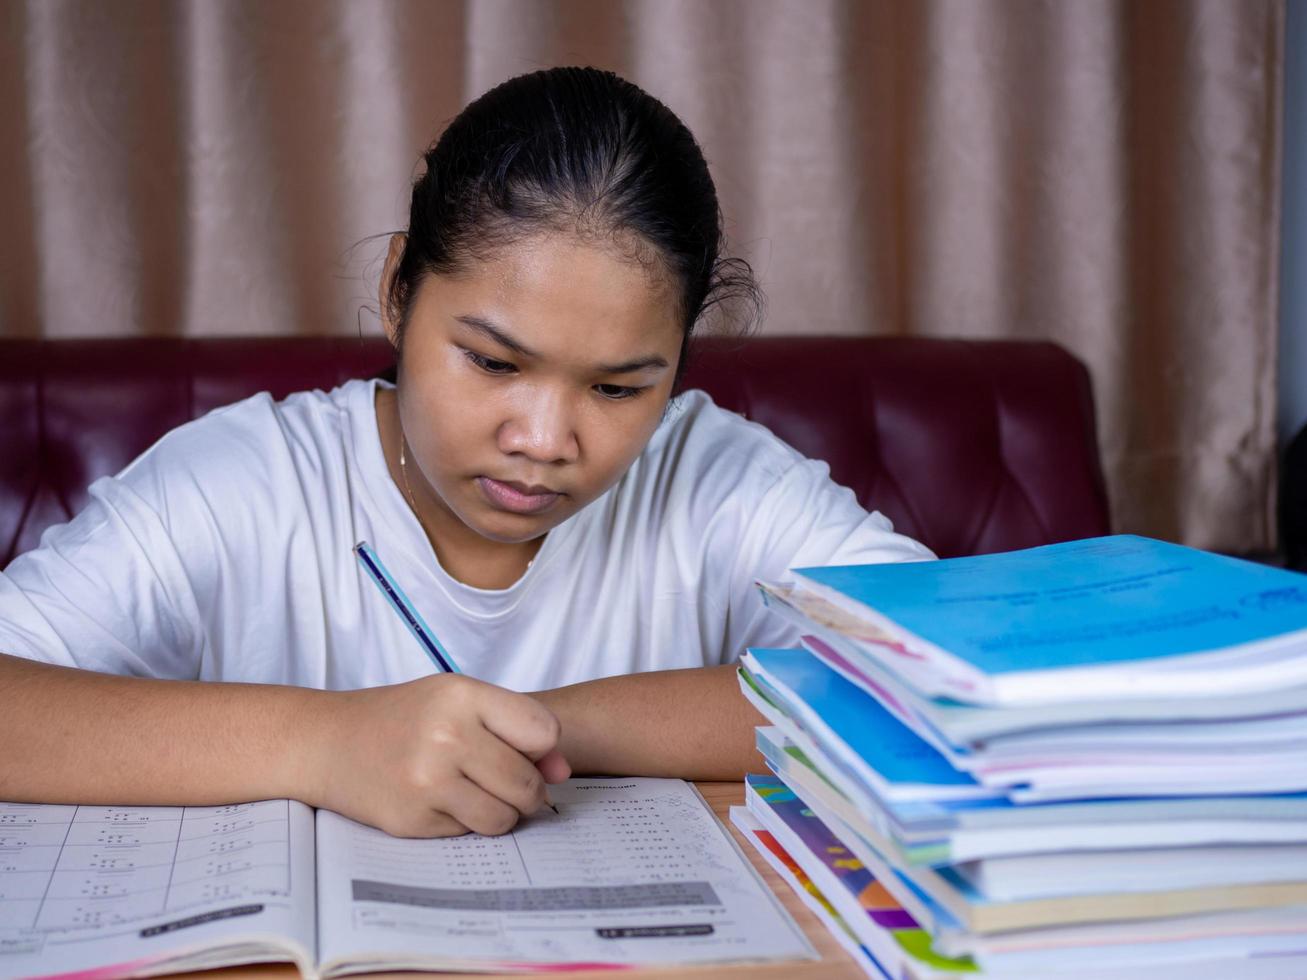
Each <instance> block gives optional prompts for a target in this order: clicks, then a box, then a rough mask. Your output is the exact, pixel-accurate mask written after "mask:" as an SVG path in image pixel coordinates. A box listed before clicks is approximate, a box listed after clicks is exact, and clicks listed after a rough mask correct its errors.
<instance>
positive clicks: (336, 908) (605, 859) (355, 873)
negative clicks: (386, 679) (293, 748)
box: [318, 778, 815, 975]
mask: <svg viewBox="0 0 1307 980" xmlns="http://www.w3.org/2000/svg"><path fill="white" fill-rule="evenodd" d="M549 793H550V798H551V799H552V800H553V802H554V805H555V806H556V807H557V808H558V811H559V812H558V813H557V814H555V813H553V812H552V811H550V810H548V809H546V810H543V811H541V812H540V813H539V814H537V815H534V816H532V817H530V818H527V819H526V820H524V821H523V822H522V823H521V824H520V825H519V826H518V827H517V829H516V830H514V831H513V832H512V833H509V834H505V835H503V836H502V837H482V836H479V835H468V836H465V837H455V838H445V839H435V840H405V839H399V838H394V837H390V836H388V835H387V834H384V833H382V832H381V831H379V830H374V829H372V828H370V827H365V826H363V825H361V824H358V823H355V822H353V821H350V820H347V819H345V818H344V817H341V816H340V815H338V814H335V813H331V812H329V811H325V810H322V811H319V812H318V874H319V906H318V908H319V934H320V936H321V937H322V940H321V949H320V956H321V961H322V972H323V974H324V975H329V974H339V973H345V972H351V971H361V970H364V969H368V968H380V967H382V966H385V967H387V968H391V969H400V968H407V969H422V968H427V969H431V968H445V969H493V968H513V967H517V968H521V967H525V966H532V965H540V966H543V965H546V964H570V965H577V964H681V963H719V962H730V961H738V960H765V959H783V958H814V957H815V953H813V951H812V948H811V946H809V945H808V942H807V940H806V939H805V938H804V936H803V934H802V933H801V932H800V931H799V929H798V927H797V926H795V924H794V923H793V921H792V920H791V919H790V918H789V916H788V915H787V914H786V913H785V911H784V910H783V909H782V908H781V906H780V904H779V903H778V902H777V900H776V899H775V897H774V896H773V895H772V894H771V892H770V890H769V889H768V888H767V886H766V885H765V884H764V883H763V882H762V880H761V879H760V878H759V877H758V875H757V874H756V873H755V872H754V870H753V868H752V866H751V865H750V864H749V863H748V861H747V859H746V858H745V857H744V855H743V854H741V853H740V851H739V850H738V848H736V846H735V843H734V841H732V840H731V838H730V836H729V833H728V832H727V830H726V829H725V828H724V827H723V826H722V825H721V823H720V822H719V821H718V820H717V818H716V817H715V816H714V815H713V813H712V811H711V810H710V809H709V808H708V806H707V804H706V803H705V802H704V801H703V798H702V797H700V796H699V794H698V793H697V792H696V791H695V790H694V789H693V788H692V787H691V786H689V785H688V784H687V783H685V782H683V781H681V780H678V779H635V778H630V779H611V780H606V779H572V780H569V781H568V782H566V783H562V784H559V785H558V786H553V787H551V788H550V791H549Z"/></svg>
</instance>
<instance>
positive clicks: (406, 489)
mask: <svg viewBox="0 0 1307 980" xmlns="http://www.w3.org/2000/svg"><path fill="white" fill-rule="evenodd" d="M376 410H377V434H378V436H379V437H380V439H381V446H382V452H383V455H384V456H385V457H386V467H387V469H388V470H389V471H390V478H391V480H392V481H393V482H394V484H395V487H396V488H397V489H398V490H399V493H400V496H401V497H403V498H404V501H405V503H407V504H408V505H409V507H410V509H411V510H412V512H413V516H414V517H415V518H417V522H418V524H419V525H420V526H421V527H422V530H423V532H424V533H425V534H426V536H427V541H428V542H430V544H431V550H432V552H433V553H434V554H435V557H436V561H438V562H439V563H440V566H441V568H443V569H444V570H445V571H446V572H447V573H448V574H449V575H450V576H451V577H452V578H454V579H455V580H457V581H459V582H462V583H463V584H464V585H470V586H472V587H473V588H477V589H506V588H508V587H509V586H511V585H512V584H513V583H514V582H516V581H517V580H518V579H520V578H521V577H522V576H523V575H524V574H525V573H526V570H527V568H529V567H530V565H531V562H532V561H533V560H534V559H535V556H536V554H537V553H538V552H539V551H540V546H541V545H542V544H543V543H544V537H543V536H541V537H539V538H535V539H533V540H531V541H523V542H520V543H516V542H515V543H505V542H502V541H492V540H490V539H489V538H485V537H482V536H481V535H480V534H478V533H477V532H476V531H474V530H472V529H471V528H470V527H468V526H467V525H466V524H464V523H463V522H462V521H461V520H459V518H458V516H457V515H456V514H454V513H453V512H452V511H451V510H450V509H449V508H448V507H447V506H446V505H445V503H444V501H442V500H441V499H440V497H439V496H438V495H437V494H436V492H435V491H434V490H433V489H432V488H431V486H430V484H428V483H427V481H426V480H425V479H424V478H423V476H422V473H421V471H420V470H419V469H418V468H417V467H416V466H414V465H413V458H412V456H413V454H412V452H411V451H409V450H408V448H407V441H406V439H405V436H404V432H403V426H402V425H401V423H400V418H399V402H398V399H396V397H395V391H394V389H390V388H378V389H377V396H376ZM401 457H402V459H403V462H402V463H401Z"/></svg>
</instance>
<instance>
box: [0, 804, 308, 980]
mask: <svg viewBox="0 0 1307 980" xmlns="http://www.w3.org/2000/svg"><path fill="white" fill-rule="evenodd" d="M312 840H313V823H312V811H311V810H310V809H309V808H308V807H306V806H304V805H303V804H301V803H295V802H292V801H289V800H267V801H263V802H257V803H242V804H237V805H234V806H219V807H121V806H60V805H47V804H30V803H0V976H30V975H34V974H51V973H60V972H66V971H70V970H74V969H83V968H86V967H90V966H105V965H108V964H125V963H131V964H133V965H134V968H135V969H138V970H143V969H145V968H147V967H149V966H150V965H151V964H157V963H162V962H166V961H168V960H170V959H172V958H173V957H174V956H175V955H176V954H177V953H178V952H179V951H180V950H183V949H186V948H191V949H194V948H197V947H199V946H204V945H213V944H217V943H222V942H224V941H236V940H237V939H241V940H243V939H245V938H246V937H251V936H260V935H269V936H272V935H281V936H284V937H288V938H290V939H292V940H294V941H296V942H298V943H299V944H300V945H301V946H302V947H303V949H304V955H306V956H311V955H312V952H313V941H314V936H313V928H314V926H313V920H312V909H313V892H314V882H313V853H312ZM261 958H263V959H267V958H268V957H267V956H266V955H264V956H262V957H261Z"/></svg>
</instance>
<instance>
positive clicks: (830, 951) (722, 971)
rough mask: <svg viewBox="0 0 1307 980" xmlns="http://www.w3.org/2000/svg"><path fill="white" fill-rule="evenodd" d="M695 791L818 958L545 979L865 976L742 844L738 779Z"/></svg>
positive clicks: (275, 974) (261, 975)
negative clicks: (736, 822)
mask: <svg viewBox="0 0 1307 980" xmlns="http://www.w3.org/2000/svg"><path fill="white" fill-rule="evenodd" d="M696 785H697V786H698V787H699V791H700V792H701V793H703V796H704V799H706V800H707V801H708V803H709V804H710V805H711V806H712V808H713V812H714V813H716V814H717V816H718V817H719V818H721V820H722V821H723V822H724V823H725V824H726V826H727V827H728V828H729V829H730V831H731V835H732V836H733V837H734V838H735V841H736V843H738V844H739V845H740V849H741V850H742V851H743V852H744V853H745V854H746V855H747V856H748V858H749V860H750V861H752V862H753V866H754V867H755V868H757V869H758V872H759V873H760V874H761V875H762V877H763V880H764V881H765V882H767V885H768V886H769V887H770V888H771V889H772V891H773V892H775V893H776V894H777V895H778V896H780V900H781V903H782V904H783V905H784V906H785V909H786V911H787V912H789V913H790V915H792V916H794V920H795V921H796V922H798V924H799V927H800V928H801V929H803V931H804V933H805V934H806V935H807V937H808V941H809V942H811V943H812V945H813V947H814V948H815V949H816V950H817V952H818V953H820V954H821V959H820V960H810V961H802V960H791V961H788V962H784V963H771V964H762V963H749V964H742V965H739V966H711V967H692V968H658V969H650V970H577V971H568V972H564V973H553V972H551V973H549V974H548V976H550V977H551V978H558V980H563V978H572V980H602V978H604V977H623V978H624V980H635V978H637V977H642V976H648V977H651V978H654V977H656V978H658V980H740V978H744V977H762V978H764V980H766V978H773V980H782V978H783V980H855V978H862V977H865V976H866V974H865V973H863V972H862V970H861V969H860V968H859V967H858V965H857V964H856V963H855V962H854V961H853V959H852V958H851V957H850V956H849V955H848V954H847V953H845V952H844V950H843V949H842V948H841V947H840V945H839V944H838V943H837V942H836V941H835V938H834V937H833V936H832V935H831V934H830V933H829V932H827V931H826V927H825V926H823V925H822V924H821V922H820V920H818V919H817V917H816V916H814V915H813V914H812V913H811V912H809V911H808V910H807V909H806V908H805V907H804V905H803V903H802V902H801V901H800V900H799V898H798V896H797V895H795V894H794V892H793V890H792V889H791V888H790V886H789V885H787V884H786V883H785V882H784V881H782V880H781V878H780V876H778V875H777V874H776V872H774V871H773V870H772V869H771V868H770V867H769V866H768V865H767V862H766V861H764V860H763V859H762V858H761V857H759V856H758V853H757V851H755V850H754V848H753V845H752V844H750V843H748V842H747V841H745V840H744V838H742V837H741V836H740V833H739V831H737V830H736V829H735V828H734V827H733V826H731V821H730V817H729V816H728V811H729V810H730V808H731V807H732V806H738V805H741V804H743V802H744V784H743V783H697V784H696ZM177 976H178V977H186V978H188V980H295V978H297V977H299V971H298V970H297V969H296V968H295V967H294V966H291V965H288V964H277V965H256V966H242V967H230V968H227V969H222V970H204V971H201V972H196V973H185V974H178V975H177ZM367 976H369V977H377V978H398V977H405V978H411V980H417V978H422V977H426V978H431V977H436V976H438V977H442V978H451V977H463V978H465V980H470V978H472V977H481V978H484V977H485V976H486V974H484V973H440V974H433V973H370V974H367Z"/></svg>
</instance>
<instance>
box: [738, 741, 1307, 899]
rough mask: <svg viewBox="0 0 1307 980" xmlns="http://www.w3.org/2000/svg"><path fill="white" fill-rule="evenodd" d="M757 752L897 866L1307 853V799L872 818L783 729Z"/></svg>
mask: <svg viewBox="0 0 1307 980" xmlns="http://www.w3.org/2000/svg"><path fill="white" fill-rule="evenodd" d="M757 745H758V751H759V752H761V753H762V755H763V757H764V758H765V759H766V760H767V765H768V766H769V767H770V768H771V770H772V771H773V772H774V773H775V774H776V775H777V776H779V777H780V778H781V779H783V780H785V782H786V783H787V784H788V785H790V786H791V787H793V789H794V790H795V792H797V793H800V794H802V795H803V797H804V799H813V798H815V799H816V800H818V801H820V802H821V803H822V805H824V806H825V807H826V808H827V809H829V810H831V811H833V812H834V813H836V814H838V816H839V817H840V819H841V820H843V821H844V822H845V823H847V824H848V825H849V826H850V827H851V828H853V830H854V831H855V832H856V833H858V834H859V835H860V836H862V837H865V838H867V839H868V840H869V841H871V842H873V843H874V844H875V845H876V846H877V848H878V849H880V850H881V851H882V852H883V853H885V854H887V855H889V856H890V857H892V858H893V859H894V861H895V863H896V864H897V863H903V864H921V865H928V866H931V867H939V866H941V865H946V864H953V865H959V866H961V865H963V864H968V865H973V866H983V867H991V868H992V867H994V866H996V865H995V861H994V859H997V858H1008V857H1022V858H1024V857H1027V856H1034V860H1036V861H1039V860H1043V859H1044V858H1046V857H1047V856H1048V855H1049V854H1050V853H1052V854H1056V855H1057V856H1058V857H1059V858H1062V857H1065V856H1067V855H1072V854H1080V855H1097V856H1103V855H1105V854H1108V856H1111V855H1110V853H1109V852H1116V853H1117V855H1118V856H1123V857H1128V856H1131V855H1137V854H1140V853H1142V852H1143V851H1144V850H1145V849H1148V848H1177V847H1189V846H1194V847H1209V846H1216V845H1226V846H1239V845H1248V850H1249V851H1252V850H1255V848H1256V845H1262V844H1268V843H1277V844H1289V845H1307V796H1303V795H1302V794H1298V795H1296V796H1275V797H1259V796H1238V797H1229V798H1222V797H1191V798H1184V797H1181V798H1174V799H1119V800H1078V801H1076V802H1073V803H1046V804H1039V805H1034V806H1030V805H1024V806H1023V805H1020V804H1015V803H1012V802H1010V801H1008V800H992V801H989V800H987V801H980V802H971V801H955V802H939V803H927V804H921V803H907V804H890V803H881V802H874V803H872V804H871V805H870V809H866V808H859V806H858V805H856V804H855V803H854V802H853V799H852V795H853V794H852V793H850V792H849V791H848V790H847V788H845V787H842V786H841V785H839V784H838V783H837V780H836V777H834V776H830V775H827V773H828V772H830V771H832V768H831V766H830V765H829V764H828V763H826V762H825V761H824V759H823V757H822V756H821V755H820V752H818V753H816V754H814V755H812V756H810V755H809V754H808V753H807V752H804V751H803V750H802V749H800V748H799V747H798V746H797V745H795V744H794V743H793V742H792V741H790V739H789V738H788V737H786V735H785V734H784V732H783V731H782V730H781V729H780V728H778V727H776V726H773V725H768V726H760V727H759V728H758V730H757ZM864 807H865V804H864ZM1121 852H1126V853H1124V854H1123V853H1121ZM1053 863H1056V862H1053ZM1303 876H1304V877H1307V871H1304V874H1303ZM1071 880H1072V881H1075V882H1079V881H1081V880H1082V879H1081V878H1080V877H1078V876H1077V877H1076V878H1074V879H1071Z"/></svg>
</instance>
